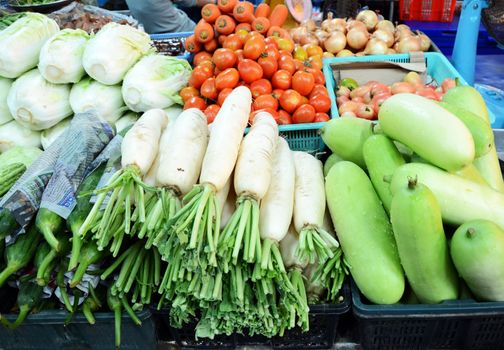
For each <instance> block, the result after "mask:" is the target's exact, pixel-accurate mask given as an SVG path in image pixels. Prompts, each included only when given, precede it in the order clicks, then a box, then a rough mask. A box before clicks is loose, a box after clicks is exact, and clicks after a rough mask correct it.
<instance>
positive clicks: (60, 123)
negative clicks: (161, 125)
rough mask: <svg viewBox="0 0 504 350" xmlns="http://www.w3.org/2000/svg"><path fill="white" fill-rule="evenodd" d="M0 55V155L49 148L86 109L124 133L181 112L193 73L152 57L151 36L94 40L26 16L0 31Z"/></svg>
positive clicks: (125, 29)
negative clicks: (176, 109) (141, 115)
mask: <svg viewBox="0 0 504 350" xmlns="http://www.w3.org/2000/svg"><path fill="white" fill-rule="evenodd" d="M0 47H2V50H0V153H1V152H4V151H5V150H7V149H9V148H11V147H13V146H16V145H18V146H35V147H40V146H41V145H42V147H44V148H46V147H48V145H49V144H50V143H51V142H52V141H53V140H54V139H55V138H56V137H57V136H58V135H60V134H61V133H62V132H63V131H64V130H65V128H66V127H67V126H68V125H69V122H70V118H71V116H72V115H73V114H74V113H80V112H84V111H86V110H89V109H95V110H96V111H97V112H98V114H99V115H100V117H101V118H103V119H104V120H106V121H108V122H109V123H111V124H115V126H116V129H117V130H118V131H119V130H120V129H122V128H124V127H126V126H128V125H130V124H132V123H133V122H134V121H135V120H136V119H137V115H136V112H144V111H147V110H149V109H151V108H168V107H170V106H171V105H173V104H182V100H181V99H180V96H179V95H178V92H179V90H180V89H182V87H184V86H185V85H186V84H187V82H188V79H189V76H190V73H191V67H190V65H189V63H188V62H187V61H185V60H180V59H177V58H173V57H169V56H162V55H158V54H155V52H154V51H153V48H152V46H151V41H150V38H149V36H148V35H147V34H146V33H144V32H141V31H139V30H138V29H135V28H133V27H131V26H127V25H119V24H117V23H113V22H112V23H109V24H107V25H106V26H104V27H103V28H102V29H101V30H100V31H99V32H98V33H97V34H96V35H94V36H91V37H90V36H89V35H88V34H87V33H86V32H84V31H83V30H80V29H64V30H61V31H60V30H59V27H58V25H57V24H56V22H55V21H53V20H52V19H50V18H48V17H46V16H44V15H41V14H38V13H28V14H27V15H26V16H24V17H22V18H20V19H19V20H17V21H16V22H14V23H13V24H11V25H10V26H9V27H7V28H6V29H4V30H2V31H0ZM123 80H124V82H123ZM130 111H132V112H130ZM13 119H14V120H13Z"/></svg>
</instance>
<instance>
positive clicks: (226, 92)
mask: <svg viewBox="0 0 504 350" xmlns="http://www.w3.org/2000/svg"><path fill="white" fill-rule="evenodd" d="M231 91H233V89H231V88H225V89H222V90H221V92H219V96H218V97H217V103H218V104H219V106H222V104H223V103H224V100H226V97H228V95H229V94H230V93H231Z"/></svg>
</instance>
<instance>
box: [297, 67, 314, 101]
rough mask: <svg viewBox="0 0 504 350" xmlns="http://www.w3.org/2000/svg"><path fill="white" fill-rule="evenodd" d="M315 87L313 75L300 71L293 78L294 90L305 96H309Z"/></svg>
mask: <svg viewBox="0 0 504 350" xmlns="http://www.w3.org/2000/svg"><path fill="white" fill-rule="evenodd" d="M314 86H315V77H314V76H313V74H311V73H308V72H303V71H298V72H296V73H295V74H294V75H293V76H292V88H293V89H294V90H296V91H297V92H299V93H300V94H301V95H303V96H307V95H309V94H310V92H311V91H312V90H313V87H314Z"/></svg>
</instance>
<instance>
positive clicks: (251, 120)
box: [249, 108, 278, 125]
mask: <svg viewBox="0 0 504 350" xmlns="http://www.w3.org/2000/svg"><path fill="white" fill-rule="evenodd" d="M261 112H267V113H269V114H271V116H272V117H273V119H275V120H277V118H278V112H277V111H275V110H273V109H271V108H263V109H259V110H256V111H253V112H251V113H250V115H249V124H251V125H252V124H254V118H255V117H256V115H257V114H259V113H261Z"/></svg>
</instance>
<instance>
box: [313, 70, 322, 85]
mask: <svg viewBox="0 0 504 350" xmlns="http://www.w3.org/2000/svg"><path fill="white" fill-rule="evenodd" d="M310 73H311V74H313V76H314V77H315V84H321V85H325V77H324V73H322V71H321V70H319V69H313V68H311V69H310Z"/></svg>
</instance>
